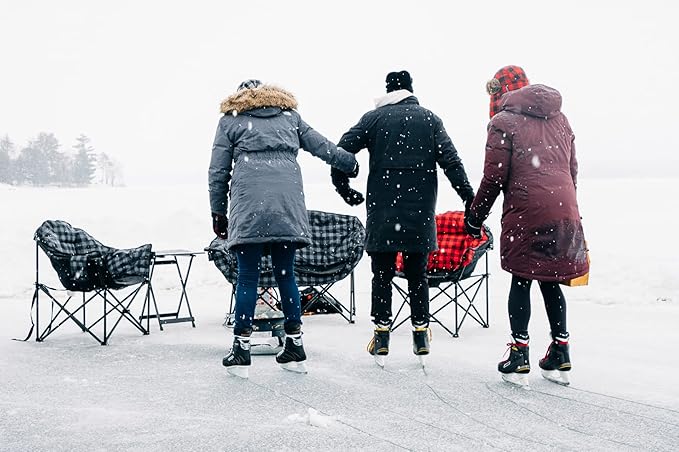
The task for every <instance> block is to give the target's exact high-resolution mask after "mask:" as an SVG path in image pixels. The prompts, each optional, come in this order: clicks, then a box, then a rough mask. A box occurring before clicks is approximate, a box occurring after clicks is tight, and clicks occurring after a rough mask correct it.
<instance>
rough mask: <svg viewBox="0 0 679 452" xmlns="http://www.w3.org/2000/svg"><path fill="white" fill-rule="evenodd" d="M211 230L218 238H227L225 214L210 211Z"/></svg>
mask: <svg viewBox="0 0 679 452" xmlns="http://www.w3.org/2000/svg"><path fill="white" fill-rule="evenodd" d="M212 230H213V231H214V232H215V234H216V235H217V237H219V238H220V239H225V240H226V239H227V238H229V219H228V218H226V215H222V214H220V213H214V212H212Z"/></svg>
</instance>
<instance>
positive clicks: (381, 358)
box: [375, 355, 387, 369]
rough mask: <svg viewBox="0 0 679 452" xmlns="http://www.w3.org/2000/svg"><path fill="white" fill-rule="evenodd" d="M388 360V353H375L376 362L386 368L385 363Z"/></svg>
mask: <svg viewBox="0 0 679 452" xmlns="http://www.w3.org/2000/svg"><path fill="white" fill-rule="evenodd" d="M386 362H387V356H386V355H375V364H377V365H378V366H379V367H380V368H382V369H384V365H385V364H386Z"/></svg>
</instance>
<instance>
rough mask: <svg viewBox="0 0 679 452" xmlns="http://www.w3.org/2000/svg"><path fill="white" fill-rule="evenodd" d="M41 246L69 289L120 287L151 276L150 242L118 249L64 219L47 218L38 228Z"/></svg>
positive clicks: (37, 235) (36, 239) (38, 241)
mask: <svg viewBox="0 0 679 452" xmlns="http://www.w3.org/2000/svg"><path fill="white" fill-rule="evenodd" d="M34 239H35V241H36V242H37V244H38V246H39V247H40V248H42V250H43V251H44V252H45V254H47V256H48V257H49V259H50V261H51V262H52V265H53V267H54V269H55V271H56V272H57V275H58V276H59V281H61V283H62V284H63V286H64V287H65V288H66V289H68V290H74V291H83V292H88V291H90V290H93V289H97V288H108V289H120V288H123V287H128V286H131V285H134V284H138V283H141V282H142V281H144V280H145V279H146V278H148V276H149V269H150V267H151V259H152V252H151V245H150V244H146V245H142V246H139V247H137V248H131V249H117V248H112V247H109V246H106V245H103V244H102V243H101V242H99V241H98V240H96V239H95V238H94V237H92V236H91V235H90V234H88V233H87V232H85V231H83V230H82V229H79V228H74V227H73V226H71V225H70V224H69V223H67V222H65V221H61V220H47V221H45V222H43V223H42V225H41V226H40V227H39V228H38V229H37V230H36V231H35V236H34Z"/></svg>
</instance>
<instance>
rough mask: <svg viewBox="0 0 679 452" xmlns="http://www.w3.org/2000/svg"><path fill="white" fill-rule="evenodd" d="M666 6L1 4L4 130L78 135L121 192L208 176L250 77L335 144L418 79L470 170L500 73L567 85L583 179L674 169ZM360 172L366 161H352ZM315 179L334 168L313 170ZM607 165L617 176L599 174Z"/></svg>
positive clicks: (479, 156) (672, 15)
mask: <svg viewBox="0 0 679 452" xmlns="http://www.w3.org/2000/svg"><path fill="white" fill-rule="evenodd" d="M676 5H677V2H673V1H669V0H668V1H648V0H645V1H601V2H592V1H572V2H544V1H522V2H507V1H490V0H486V1H481V2H453V1H440V2H428V1H419V2H414V1H410V2H404V1H394V0H391V1H368V0H363V1H353V0H351V1H350V0H342V1H336V2H327V1H239V2H230V1H209V2H208V1H192V2H173V1H162V2H161V1H115V2H114V1H109V2H103V1H86V0H83V1H75V0H60V1H48V0H45V1H29V0H22V1H9V0H0V55H1V56H2V69H1V70H0V135H2V136H4V135H5V134H8V135H9V136H10V138H12V139H13V141H14V142H15V143H16V144H17V145H18V146H22V145H23V144H24V143H25V142H26V141H27V140H28V139H30V138H32V137H34V136H35V135H37V133H38V132H41V131H47V132H53V133H55V134H56V136H57V137H58V138H59V139H60V140H61V142H62V145H63V146H64V147H65V148H70V147H71V146H72V144H73V143H74V140H75V137H76V136H78V135H79V134H80V133H85V134H87V135H88V136H90V138H91V139H92V142H93V145H94V146H95V147H96V148H97V150H98V151H103V152H106V153H108V154H110V155H112V156H114V157H115V158H117V159H118V160H120V161H121V162H122V163H123V165H124V169H125V179H126V181H127V183H128V184H130V185H132V184H134V185H136V184H140V183H143V182H144V181H151V182H153V183H158V182H160V181H166V182H169V183H175V182H186V183H201V182H205V181H206V172H207V165H208V162H209V155H210V149H211V145H212V140H213V137H214V131H215V127H216V124H217V121H218V119H219V113H218V108H219V102H220V101H221V99H223V98H224V97H226V96H227V95H229V94H230V93H232V92H233V91H234V90H235V88H236V86H237V85H238V83H239V82H240V81H241V80H243V79H246V78H259V79H261V80H263V81H265V82H269V83H273V84H278V85H280V86H282V87H284V88H286V89H288V90H290V91H291V92H293V93H294V94H295V95H296V96H297V98H298V100H299V103H300V107H299V111H300V113H301V114H302V117H303V118H304V119H305V120H306V121H307V122H308V123H309V124H311V125H312V126H313V127H314V128H316V129H317V130H318V131H320V132H321V133H323V134H325V135H326V136H327V137H328V138H330V139H331V140H333V141H337V140H338V139H339V137H340V136H341V134H342V133H343V132H344V131H345V130H346V129H348V128H349V127H350V126H351V125H353V124H354V123H355V122H356V121H357V120H358V119H359V118H360V116H361V115H362V114H363V113H364V112H365V111H367V110H369V109H371V108H372V107H373V104H372V100H373V98H375V97H377V96H380V95H382V94H383V93H384V78H385V75H386V73H387V72H389V71H392V70H401V69H407V70H409V71H410V72H411V74H412V76H413V79H414V89H415V94H416V95H417V96H418V98H419V99H420V103H421V104H423V105H424V106H426V107H428V108H430V109H432V110H433V111H434V112H435V113H437V114H438V115H439V116H440V117H441V118H442V119H443V121H444V124H445V126H446V128H447V130H448V132H449V134H450V135H451V137H452V139H453V142H454V143H455V145H456V146H457V148H458V150H459V152H460V154H461V156H462V158H463V161H464V163H465V165H466V166H467V168H468V171H469V173H470V175H471V176H472V183H473V185H475V186H476V185H477V184H478V181H479V179H478V175H479V174H480V172H481V168H482V163H483V151H484V148H483V146H484V143H485V127H486V124H487V122H488V96H487V95H486V94H485V91H484V87H485V82H486V81H487V80H488V79H489V78H490V77H492V75H493V73H494V72H495V71H496V70H497V69H498V68H500V67H501V66H504V65H507V64H517V65H521V66H523V67H524V69H525V70H526V72H527V74H528V77H529V79H530V80H531V82H533V83H545V84H548V85H551V86H553V87H555V88H557V89H558V90H560V91H561V93H562V94H563V97H564V107H563V111H564V112H565V113H566V114H567V115H568V117H569V119H570V121H571V124H572V126H573V128H574V130H575V133H576V143H577V146H578V147H577V149H578V155H579V158H580V162H581V168H582V173H583V176H586V175H587V174H590V175H598V174H601V173H603V172H608V173H610V172H611V171H612V172H617V171H621V172H622V171H629V169H630V168H634V169H635V171H637V172H638V173H639V174H642V173H645V174H656V173H657V174H663V175H669V174H673V173H674V171H676V163H677V162H678V161H679V160H678V159H679V157H678V156H679V153H678V152H677V151H678V150H679V149H678V147H679V146H678V145H677V139H676V138H675V130H676V127H677V126H676V122H677V119H678V115H677V112H676V109H677V105H679V89H678V88H677V83H679V50H678V49H679V31H678V30H679V27H677V25H676V20H677V17H679V8H678V7H677V6H676ZM359 160H360V161H361V162H362V163H363V162H367V155H363V156H362V157H360V159H359ZM302 165H303V168H304V176H305V179H306V180H307V181H319V180H325V178H326V175H327V174H328V173H329V170H327V169H326V168H324V167H323V164H322V163H317V162H316V161H314V159H312V158H310V157H304V158H303V159H302ZM607 166H608V169H607V168H606V167H607Z"/></svg>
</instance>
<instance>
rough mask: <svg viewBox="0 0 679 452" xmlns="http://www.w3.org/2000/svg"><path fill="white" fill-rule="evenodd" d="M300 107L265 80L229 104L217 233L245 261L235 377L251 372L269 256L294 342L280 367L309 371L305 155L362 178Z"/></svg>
mask: <svg viewBox="0 0 679 452" xmlns="http://www.w3.org/2000/svg"><path fill="white" fill-rule="evenodd" d="M296 108H297V101H296V99H295V97H294V96H293V95H292V94H291V93H289V92H287V91H285V90H283V89H280V88H277V87H274V86H269V85H263V84H262V83H261V82H260V81H259V80H248V81H245V82H243V83H241V85H240V86H239V87H238V90H237V92H236V93H235V94H233V95H231V96H229V97H228V98H227V99H226V100H224V101H223V102H222V104H221V112H222V113H223V114H224V115H223V116H222V118H221V119H220V120H219V125H218V126H217V134H216V136H215V140H214V145H213V147H212V159H211V161H210V169H209V187H210V207H211V210H212V221H213V229H214V232H215V233H216V234H217V236H219V237H221V238H222V239H225V240H227V247H228V248H229V249H231V250H234V251H236V256H237V260H238V281H237V283H236V312H235V326H234V342H233V347H232V349H231V350H230V352H229V354H228V355H227V356H226V357H225V358H224V360H223V361H222V363H223V364H224V366H226V367H227V368H229V371H230V373H233V374H236V375H239V376H243V377H247V370H248V366H249V365H250V335H251V333H252V320H253V317H254V311H255V304H256V300H257V284H258V280H259V264H260V259H261V256H262V254H263V253H269V252H270V253H271V258H272V261H273V268H274V274H275V277H276V282H277V284H278V287H279V289H280V292H281V304H282V307H283V313H284V315H285V324H284V326H285V333H286V340H285V345H284V348H283V350H282V351H281V352H280V353H279V354H278V356H277V357H276V361H278V362H279V363H280V364H281V365H282V366H283V367H284V368H287V369H289V370H296V371H305V368H304V364H303V361H304V360H305V359H306V355H305V353H304V348H303V346H302V339H301V325H302V321H301V306H300V295H299V290H298V287H297V283H296V281H295V275H294V272H293V264H294V257H295V250H296V249H298V248H302V247H304V246H307V245H309V244H310V243H311V234H310V226H309V218H308V214H307V210H306V206H305V203H304V189H303V185H302V173H301V170H300V167H299V164H298V163H297V153H298V151H299V149H300V148H302V149H304V150H306V151H308V152H310V153H311V154H313V155H315V156H316V157H319V158H321V159H322V160H324V161H325V162H326V163H328V164H330V165H331V166H333V167H334V168H337V169H339V170H341V171H343V172H347V173H350V174H351V175H352V176H354V177H355V176H356V175H357V174H358V164H357V162H356V158H355V157H354V155H353V154H351V153H349V152H347V151H345V150H343V149H341V148H338V147H337V146H335V144H333V143H331V142H330V141H328V140H327V139H326V138H325V137H323V136H322V135H321V134H319V133H318V132H316V131H315V130H314V129H312V128H311V127H310V126H309V125H308V124H307V123H306V122H304V121H303V120H302V118H301V117H300V115H299V113H297V112H296V111H295V109H296ZM227 195H228V198H229V199H230V200H231V203H230V205H229V202H228V199H227ZM227 210H228V211H229V212H228V213H229V215H228V217H227ZM227 218H228V219H227Z"/></svg>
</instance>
